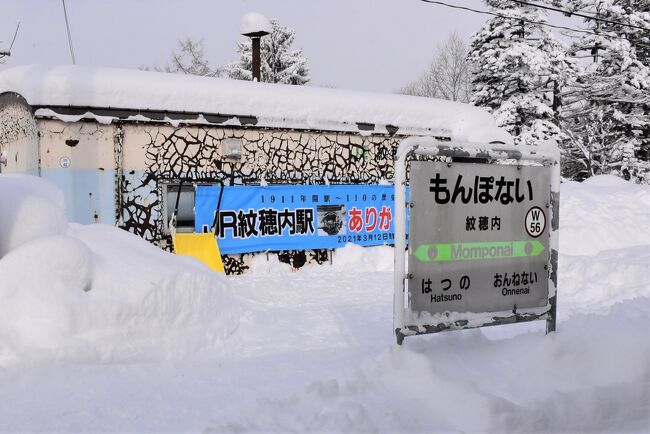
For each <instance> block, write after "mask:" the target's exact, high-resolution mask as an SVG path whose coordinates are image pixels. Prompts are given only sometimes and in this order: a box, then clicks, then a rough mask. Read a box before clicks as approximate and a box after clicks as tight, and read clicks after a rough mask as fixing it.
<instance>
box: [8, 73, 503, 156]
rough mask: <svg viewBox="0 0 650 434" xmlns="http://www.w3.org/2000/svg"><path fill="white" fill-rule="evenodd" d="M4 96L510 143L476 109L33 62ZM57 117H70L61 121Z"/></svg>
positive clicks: (12, 76) (38, 102) (12, 78)
mask: <svg viewBox="0 0 650 434" xmlns="http://www.w3.org/2000/svg"><path fill="white" fill-rule="evenodd" d="M7 91H12V92H16V93H19V94H21V95H22V96H23V97H24V98H25V99H26V100H27V102H28V103H29V104H30V105H32V106H45V107H47V106H79V107H95V108H123V109H136V110H158V111H178V112H192V113H209V114H214V113H218V114H226V115H238V116H256V117H257V118H258V123H257V126H259V127H265V126H266V127H278V128H299V129H305V128H311V129H321V130H334V131H355V132H356V131H358V130H357V123H359V122H361V123H371V124H375V130H376V131H379V132H385V127H386V126H387V125H393V126H397V127H399V128H400V130H399V134H419V135H426V136H444V137H450V138H451V139H453V140H455V141H459V142H482V143H487V142H491V141H502V142H504V143H508V144H510V143H512V137H511V136H510V135H509V134H508V133H506V132H505V131H504V130H502V129H500V128H498V127H496V123H495V120H494V118H493V117H492V116H491V115H490V114H489V113H488V112H487V111H485V110H484V109H482V108H478V107H472V106H470V105H468V104H461V103H456V102H452V101H444V100H435V99H432V98H421V97H414V96H405V95H394V94H377V93H368V92H360V91H348V90H339V89H321V88H316V87H311V86H290V85H281V84H269V83H254V82H249V81H242V80H231V79H227V78H214V77H197V76H191V75H184V74H169V73H163V72H153V71H136V70H127V69H112V68H90V67H81V66H56V67H46V66H39V65H29V66H19V67H15V68H10V69H6V70H4V71H2V72H0V93H2V92H7ZM315 102H318V103H317V104H315ZM74 118H75V119H76V118H77V117H74ZM61 119H62V120H64V121H66V120H67V121H70V120H72V119H70V118H69V117H65V116H63V117H62V118H61Z"/></svg>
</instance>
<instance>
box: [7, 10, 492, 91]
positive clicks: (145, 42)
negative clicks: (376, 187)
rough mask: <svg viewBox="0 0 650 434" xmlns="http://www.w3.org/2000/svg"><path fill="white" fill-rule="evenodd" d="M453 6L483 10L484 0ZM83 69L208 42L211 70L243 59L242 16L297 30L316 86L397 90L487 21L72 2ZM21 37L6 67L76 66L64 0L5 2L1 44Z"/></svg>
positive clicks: (135, 61) (436, 13) (142, 61)
mask: <svg viewBox="0 0 650 434" xmlns="http://www.w3.org/2000/svg"><path fill="white" fill-rule="evenodd" d="M448 2H449V3H453V4H458V5H464V6H471V7H475V8H477V9H486V7H485V6H484V4H483V2H482V1H480V0H448ZM66 6H67V9H68V17H69V19H70V27H71V33H72V38H73V43H74V49H75V55H76V59H77V64H79V65H87V66H113V67H123V68H137V67H138V66H141V65H148V66H151V65H162V64H164V63H165V62H166V61H167V59H168V58H169V53H170V51H171V50H172V49H173V48H174V47H175V45H176V41H177V40H178V39H180V38H184V37H186V36H190V37H192V38H194V39H200V38H203V39H204V43H205V51H206V56H207V57H208V59H209V60H210V63H211V64H212V65H213V66H217V65H222V64H225V63H228V62H230V61H233V60H235V59H236V58H237V53H236V51H235V49H236V42H237V41H238V40H241V39H243V38H244V37H243V36H241V35H239V24H240V19H241V17H242V15H244V14H245V13H247V12H260V13H262V14H265V15H267V16H268V17H269V18H277V19H279V20H280V22H281V23H282V24H284V25H287V26H289V27H291V28H293V29H295V30H296V40H295V42H294V47H295V48H302V49H303V50H304V52H305V55H306V56H307V57H308V65H309V67H310V69H311V76H312V84H313V85H316V86H333V87H339V88H349V89H361V90H372V91H382V92H391V91H396V90H398V89H399V88H400V87H401V86H403V85H404V84H406V83H407V82H409V81H410V80H412V79H414V78H416V77H417V76H418V75H419V74H420V73H421V72H422V71H423V70H424V69H425V67H426V65H427V64H428V63H429V62H430V60H431V58H432V55H433V51H434V49H435V46H436V45H437V44H440V43H442V42H444V40H445V39H446V38H447V36H448V35H449V33H450V32H452V31H454V30H456V31H457V32H458V33H459V34H460V35H461V36H462V37H463V38H464V39H465V40H469V38H470V36H471V35H472V34H473V33H475V32H476V31H477V30H478V29H479V28H480V26H481V24H482V23H483V22H484V21H485V19H486V16H484V15H477V14H472V13H469V12H465V11H459V10H452V9H448V8H445V7H442V6H437V5H432V4H426V3H422V2H421V1H419V0H66ZM18 21H21V27H20V32H19V34H18V38H17V40H16V43H15V45H14V47H13V50H12V56H11V57H9V58H7V62H6V64H5V65H4V67H8V66H11V65H20V64H29V63H41V64H68V63H71V60H70V54H69V51H68V42H67V36H66V32H65V21H64V17H63V8H62V5H61V0H0V40H4V41H7V40H10V39H11V37H12V36H13V32H14V29H15V26H16V23H17V22H18Z"/></svg>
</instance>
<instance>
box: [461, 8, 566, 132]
mask: <svg viewBox="0 0 650 434" xmlns="http://www.w3.org/2000/svg"><path fill="white" fill-rule="evenodd" d="M485 3H487V5H488V6H489V8H490V10H491V11H492V12H494V13H495V14H497V15H499V16H495V17H493V18H491V19H490V20H488V21H487V22H486V23H485V25H484V26H483V28H482V29H481V30H480V31H479V32H478V33H477V34H475V35H474V37H473V38H472V40H471V44H470V53H469V61H470V63H471V64H472V68H473V69H472V92H473V93H472V99H471V101H472V103H473V104H475V105H477V106H482V107H487V108H488V109H489V110H490V111H492V113H493V115H494V116H495V118H496V120H497V124H498V125H499V126H501V127H503V128H505V129H506V130H507V131H509V132H510V133H511V134H513V135H514V136H515V142H516V143H539V142H540V141H541V140H545V139H548V138H558V137H559V136H560V129H559V127H558V123H559V109H560V106H559V89H560V88H561V86H562V84H563V81H564V79H565V73H566V71H567V69H569V68H570V64H569V63H568V62H567V60H566V56H565V48H564V46H563V45H562V44H561V43H560V42H559V41H558V40H557V39H555V38H554V36H553V35H552V34H551V32H550V31H549V30H548V29H547V28H546V27H544V26H542V25H541V24H539V23H545V22H546V21H547V15H546V12H545V11H544V10H542V9H540V8H537V7H534V6H527V5H522V4H520V3H517V2H515V1H512V0H485Z"/></svg>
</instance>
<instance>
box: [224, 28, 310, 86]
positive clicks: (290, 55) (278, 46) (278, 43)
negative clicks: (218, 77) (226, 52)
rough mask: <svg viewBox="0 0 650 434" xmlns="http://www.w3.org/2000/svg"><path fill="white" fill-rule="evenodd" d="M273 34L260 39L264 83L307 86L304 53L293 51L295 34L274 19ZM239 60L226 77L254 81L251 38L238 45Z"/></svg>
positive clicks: (227, 71) (307, 72)
mask: <svg viewBox="0 0 650 434" xmlns="http://www.w3.org/2000/svg"><path fill="white" fill-rule="evenodd" d="M271 26H272V31H271V33H270V34H269V35H266V36H264V37H262V38H261V43H260V52H261V53H260V56H261V59H260V60H261V81H263V82H267V83H283V84H307V83H308V82H309V79H310V77H309V68H308V67H307V59H306V58H305V56H304V54H303V52H302V50H292V49H291V45H292V44H293V40H294V38H295V31H294V30H292V29H289V28H288V27H285V26H281V25H280V23H279V22H278V21H277V20H271ZM237 52H238V53H239V61H237V62H233V63H231V64H229V65H228V66H227V67H226V74H227V75H228V76H229V77H230V78H235V79H238V80H251V79H252V75H253V73H252V69H253V65H252V64H253V56H252V43H251V40H250V39H249V38H247V39H246V40H245V41H243V42H239V43H238V44H237Z"/></svg>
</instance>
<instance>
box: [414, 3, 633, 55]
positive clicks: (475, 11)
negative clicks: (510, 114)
mask: <svg viewBox="0 0 650 434" xmlns="http://www.w3.org/2000/svg"><path fill="white" fill-rule="evenodd" d="M420 1H422V2H424V3H431V4H435V5H440V6H445V7H448V8H452V9H461V10H464V11H469V12H474V13H476V14H482V15H491V16H493V17H498V18H504V19H507V20H517V21H523V22H525V23H529V24H537V25H540V26H546V27H552V28H554V29H560V30H567V31H569V32H577V33H585V34H588V35H593V36H600V37H604V38H614V39H622V40H624V41H628V39H627V38H624V37H621V36H615V35H604V34H601V33H594V32H591V31H589V30H581V29H574V28H571V27H565V26H557V25H554V24H549V23H544V22H541V21H534V20H529V19H526V18H521V17H509V16H507V15H502V14H498V13H495V12H489V11H481V10H478V9H472V8H469V7H466V6H458V5H451V4H449V3H445V2H442V1H437V0H420ZM515 1H516V0H515ZM637 45H643V44H637Z"/></svg>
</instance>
